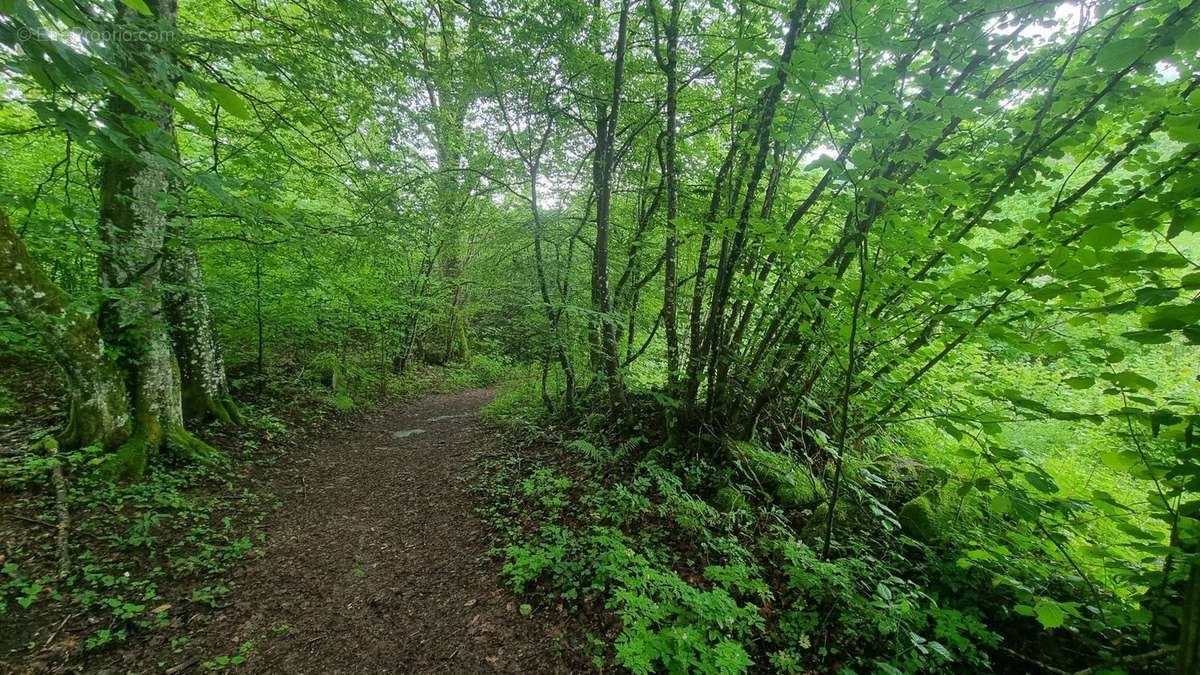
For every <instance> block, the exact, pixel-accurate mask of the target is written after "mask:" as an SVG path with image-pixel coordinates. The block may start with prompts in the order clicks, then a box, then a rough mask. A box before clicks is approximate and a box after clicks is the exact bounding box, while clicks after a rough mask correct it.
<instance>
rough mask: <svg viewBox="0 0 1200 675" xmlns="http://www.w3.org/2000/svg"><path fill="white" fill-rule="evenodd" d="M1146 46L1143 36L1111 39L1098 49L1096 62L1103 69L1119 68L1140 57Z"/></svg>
mask: <svg viewBox="0 0 1200 675" xmlns="http://www.w3.org/2000/svg"><path fill="white" fill-rule="evenodd" d="M1146 46H1147V43H1146V40H1145V38H1123V39H1121V40H1113V41H1112V42H1110V43H1108V44H1107V45H1105V46H1104V47H1103V48H1101V49H1100V53H1099V54H1097V55H1096V64H1097V65H1099V66H1100V67H1101V68H1104V69H1105V70H1120V69H1122V68H1124V67H1125V66H1128V65H1129V64H1131V63H1133V62H1134V61H1136V60H1137V59H1138V58H1140V57H1141V56H1142V54H1143V53H1145V51H1146Z"/></svg>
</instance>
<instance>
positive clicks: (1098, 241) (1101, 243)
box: [1079, 225, 1121, 251]
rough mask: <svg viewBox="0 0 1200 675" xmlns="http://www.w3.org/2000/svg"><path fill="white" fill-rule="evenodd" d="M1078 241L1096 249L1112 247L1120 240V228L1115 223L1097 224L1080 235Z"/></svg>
mask: <svg viewBox="0 0 1200 675" xmlns="http://www.w3.org/2000/svg"><path fill="white" fill-rule="evenodd" d="M1079 241H1080V242H1081V243H1083V244H1084V245H1085V246H1091V247H1092V248H1094V249H1096V250H1097V251H1100V250H1103V249H1106V248H1112V247H1113V246H1116V245H1117V244H1119V243H1120V242H1121V229H1120V228H1118V227H1117V226H1116V225H1097V226H1096V227H1093V228H1092V229H1090V230H1088V231H1087V232H1086V233H1085V234H1084V235H1083V236H1082V237H1080V239H1079Z"/></svg>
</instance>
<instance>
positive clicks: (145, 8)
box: [121, 0, 153, 16]
mask: <svg viewBox="0 0 1200 675" xmlns="http://www.w3.org/2000/svg"><path fill="white" fill-rule="evenodd" d="M121 4H122V5H125V6H126V7H128V8H129V9H132V10H133V11H135V12H137V13H138V14H141V15H142V16H152V15H153V12H151V11H150V6H149V5H147V4H146V0H121Z"/></svg>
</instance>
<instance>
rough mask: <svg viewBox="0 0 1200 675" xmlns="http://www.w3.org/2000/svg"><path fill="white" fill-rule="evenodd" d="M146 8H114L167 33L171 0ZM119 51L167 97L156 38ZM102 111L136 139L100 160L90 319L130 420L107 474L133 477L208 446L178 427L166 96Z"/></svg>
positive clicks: (165, 67)
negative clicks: (169, 291) (164, 453)
mask: <svg viewBox="0 0 1200 675" xmlns="http://www.w3.org/2000/svg"><path fill="white" fill-rule="evenodd" d="M149 7H150V9H151V15H150V16H142V15H141V14H138V13H137V12H136V11H134V10H132V9H130V8H128V7H126V6H125V5H123V4H122V5H118V10H117V22H118V24H120V25H122V27H124V28H129V29H130V30H129V32H128V34H130V35H135V36H137V35H147V36H171V35H173V33H174V30H175V16H176V5H175V2H174V0H153V1H152V2H150V3H149ZM118 54H119V58H120V60H122V61H124V63H123V64H122V65H123V66H124V67H125V69H126V70H127V71H128V72H142V73H145V74H146V76H147V78H149V79H150V81H151V82H152V84H153V85H154V86H155V88H156V89H158V90H159V91H160V92H162V93H164V94H166V95H167V97H171V96H173V95H174V85H173V83H172V81H171V78H170V74H169V72H170V68H169V66H170V57H169V52H168V51H167V50H166V49H164V48H163V45H161V44H159V43H156V42H152V41H149V40H147V41H144V42H142V41H134V42H129V43H124V44H122V45H121V49H120V51H119V52H118ZM107 115H108V121H109V122H111V123H112V124H113V125H114V126H115V127H116V128H119V129H123V130H127V131H130V134H129V135H130V138H131V139H135V140H133V141H132V145H133V146H134V147H131V148H128V149H127V151H126V152H122V153H112V154H109V155H108V156H106V157H105V159H104V161H103V163H102V166H101V177H100V222H99V230H100V239H101V241H102V242H103V244H104V248H103V250H102V253H101V256H100V260H99V270H100V275H99V276H100V286H101V295H102V298H103V301H102V303H101V306H100V311H99V314H98V325H99V330H100V334H101V335H102V336H103V338H104V342H105V343H106V344H107V345H108V346H109V347H111V348H114V349H115V350H116V353H117V357H116V361H117V364H118V366H119V368H120V370H121V372H122V375H123V379H124V383H125V388H126V393H127V398H128V409H129V412H130V416H131V420H132V428H131V436H130V438H129V439H128V440H127V441H126V442H125V443H124V444H123V445H122V446H121V447H120V448H119V449H118V450H117V452H116V453H115V454H114V455H113V458H112V460H111V461H110V462H109V473H110V474H112V475H113V476H114V477H120V478H131V479H136V478H139V477H140V476H141V474H142V472H143V471H144V470H145V466H146V462H147V460H148V459H149V457H150V456H151V455H152V454H153V453H155V452H157V451H158V450H159V449H160V448H163V447H170V448H171V449H173V450H174V451H176V452H178V453H180V454H182V455H184V456H186V457H195V456H197V455H209V454H210V453H212V452H213V451H212V449H211V448H209V447H208V446H207V445H205V444H204V443H202V442H200V441H199V440H197V439H196V438H194V437H193V436H192V435H191V434H189V433H188V432H187V431H186V430H185V429H184V426H183V419H184V418H183V404H182V400H183V399H182V389H181V373H180V369H179V366H178V362H177V361H176V359H175V353H174V351H173V349H174V345H173V344H172V340H171V336H170V331H169V323H168V311H167V307H166V305H165V303H164V299H165V295H164V286H163V260H164V257H165V252H166V249H165V244H166V242H167V236H168V227H169V223H168V221H169V218H168V215H167V214H168V212H170V211H173V210H174V209H172V208H171V207H170V204H171V201H172V195H173V194H177V193H175V192H174V191H173V190H172V184H171V178H172V176H171V171H170V167H171V163H170V162H169V161H167V159H166V158H169V157H171V156H172V155H173V153H174V148H175V137H174V126H173V122H172V109H171V106H170V104H169V103H158V104H153V106H152V107H149V108H147V107H138V106H137V105H135V104H134V103H133V102H131V101H128V100H126V99H125V98H122V97H121V96H118V95H114V96H112V97H111V98H110V99H109V101H108V106H107ZM146 122H150V123H151V124H150V125H147V124H146ZM147 129H149V130H148V131H147ZM134 130H138V131H139V132H140V133H134ZM188 329H189V326H187V325H185V326H182V327H181V330H188ZM191 365H192V364H189V366H191Z"/></svg>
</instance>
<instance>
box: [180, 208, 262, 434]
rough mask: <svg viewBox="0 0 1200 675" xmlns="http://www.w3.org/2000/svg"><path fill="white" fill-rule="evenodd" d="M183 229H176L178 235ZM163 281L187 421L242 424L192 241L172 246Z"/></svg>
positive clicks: (183, 241)
mask: <svg viewBox="0 0 1200 675" xmlns="http://www.w3.org/2000/svg"><path fill="white" fill-rule="evenodd" d="M180 230H182V228H181V227H178V226H177V227H176V231H177V232H178V231H180ZM163 278H164V280H165V281H166V282H167V284H168V288H167V294H166V308H167V318H168V319H169V321H170V325H171V342H172V343H173V344H174V347H175V357H176V359H178V361H179V376H180V389H181V392H180V393H181V397H182V403H183V416H184V419H186V420H187V421H188V422H190V423H193V424H203V423H204V422H207V421H209V420H213V419H215V420H217V421H219V422H221V423H222V424H240V423H241V422H242V414H241V411H239V410H238V407H237V404H236V403H235V402H234V400H233V397H231V396H230V395H229V384H228V381H227V380H226V379H225V362H224V359H222V358H221V348H220V345H219V344H218V343H217V339H216V335H215V333H214V332H213V323H212V313H211V311H210V310H209V306H208V298H207V297H206V296H205V295H204V280H203V277H202V275H201V272H200V262H199V260H198V259H197V257H196V249H195V248H194V247H193V246H192V245H191V243H190V242H188V241H186V240H184V239H182V238H180V237H173V238H172V241H170V242H168V244H167V247H166V251H165V256H164V260H163Z"/></svg>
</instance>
